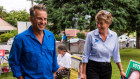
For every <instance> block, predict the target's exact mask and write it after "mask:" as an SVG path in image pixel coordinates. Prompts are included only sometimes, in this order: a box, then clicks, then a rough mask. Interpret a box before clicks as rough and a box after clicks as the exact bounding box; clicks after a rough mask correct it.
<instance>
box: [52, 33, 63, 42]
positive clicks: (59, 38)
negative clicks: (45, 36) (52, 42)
mask: <svg viewBox="0 0 140 79" xmlns="http://www.w3.org/2000/svg"><path fill="white" fill-rule="evenodd" d="M54 36H55V39H56V40H57V41H61V38H62V36H61V35H58V34H55V35H54Z"/></svg>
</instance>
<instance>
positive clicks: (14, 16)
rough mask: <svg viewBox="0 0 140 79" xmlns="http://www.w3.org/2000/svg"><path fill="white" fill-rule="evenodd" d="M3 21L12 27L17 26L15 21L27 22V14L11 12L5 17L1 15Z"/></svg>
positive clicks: (24, 12) (24, 11)
mask: <svg viewBox="0 0 140 79" xmlns="http://www.w3.org/2000/svg"><path fill="white" fill-rule="evenodd" d="M3 16H4V20H5V21H7V22H8V23H10V24H11V25H13V26H17V21H29V13H27V12H26V10H23V11H14V10H13V11H11V12H9V13H7V15H3Z"/></svg>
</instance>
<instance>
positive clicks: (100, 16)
mask: <svg viewBox="0 0 140 79" xmlns="http://www.w3.org/2000/svg"><path fill="white" fill-rule="evenodd" d="M95 20H96V22H98V21H100V20H105V22H106V23H109V24H112V20H113V17H112V15H111V13H110V12H109V11H107V10H101V11H99V12H98V13H97V14H96V16H95Z"/></svg>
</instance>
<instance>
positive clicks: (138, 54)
mask: <svg viewBox="0 0 140 79" xmlns="http://www.w3.org/2000/svg"><path fill="white" fill-rule="evenodd" d="M120 55H121V62H122V66H123V69H124V72H126V70H127V67H128V64H129V61H130V59H132V60H135V61H138V62H140V49H130V48H129V49H122V50H120ZM111 62H112V78H111V79H120V72H119V69H118V67H117V65H116V64H115V63H114V62H113V60H112V61H111ZM0 79H16V78H14V77H12V72H10V73H8V74H7V77H6V74H2V76H1V78H0Z"/></svg>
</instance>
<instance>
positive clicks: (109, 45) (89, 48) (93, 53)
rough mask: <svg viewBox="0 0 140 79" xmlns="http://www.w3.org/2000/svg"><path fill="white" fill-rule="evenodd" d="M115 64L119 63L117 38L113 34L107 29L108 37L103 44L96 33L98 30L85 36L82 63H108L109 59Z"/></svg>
mask: <svg viewBox="0 0 140 79" xmlns="http://www.w3.org/2000/svg"><path fill="white" fill-rule="evenodd" d="M112 56H113V60H114V62H115V63H117V62H120V61H121V60H120V54H119V45H118V36H117V34H116V33H115V32H113V31H111V30H109V29H108V36H107V38H106V41H105V42H104V41H103V40H102V38H101V36H100V34H99V32H98V29H96V30H93V31H91V32H89V33H88V34H87V38H86V43H85V46H84V52H83V56H82V62H83V63H88V60H93V61H96V62H110V61H111V57H112Z"/></svg>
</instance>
